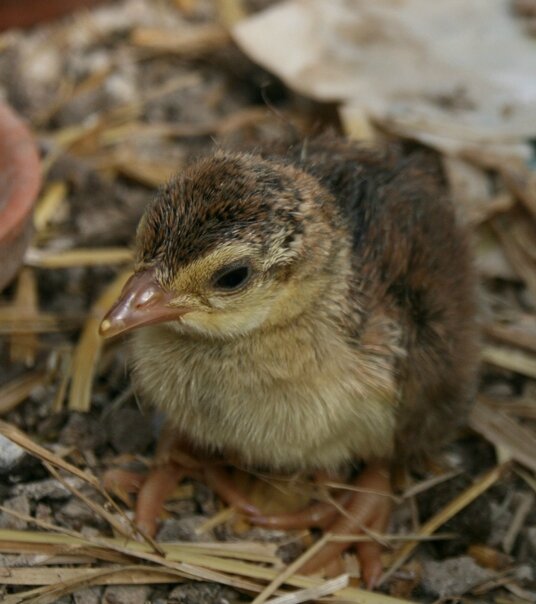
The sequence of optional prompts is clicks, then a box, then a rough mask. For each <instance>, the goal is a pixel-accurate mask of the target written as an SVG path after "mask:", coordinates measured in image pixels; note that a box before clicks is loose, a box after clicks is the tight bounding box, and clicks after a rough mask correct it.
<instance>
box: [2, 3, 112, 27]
mask: <svg viewBox="0 0 536 604" xmlns="http://www.w3.org/2000/svg"><path fill="white" fill-rule="evenodd" d="M103 1H104V0H0V30H3V29H8V28H10V27H29V26H30V25H35V24H37V23H41V22H43V21H50V20H51V19H56V18H58V17H61V16H62V15H66V14H67V13H71V12H73V11H75V10H77V9H80V8H88V7H90V6H93V5H95V4H98V3H99V2H103Z"/></svg>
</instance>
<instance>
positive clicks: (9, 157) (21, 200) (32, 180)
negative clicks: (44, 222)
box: [0, 102, 41, 244]
mask: <svg viewBox="0 0 536 604" xmlns="http://www.w3.org/2000/svg"><path fill="white" fill-rule="evenodd" d="M40 185H41V162H40V160H39V155H38V152H37V147H36V145H35V141H34V139H33V137H32V135H31V133H30V131H29V130H28V128H27V127H26V126H25V125H24V124H23V122H22V120H21V119H20V118H19V117H18V116H17V114H16V113H15V112H14V111H13V110H12V109H11V108H10V107H8V106H7V105H6V104H4V103H2V102H0V187H2V189H4V191H0V243H2V244H5V243H7V242H9V241H11V240H13V239H14V238H15V237H17V235H19V234H20V233H21V231H22V230H23V229H24V227H25V226H26V225H27V223H28V221H29V220H31V218H32V208H33V205H34V203H35V200H36V197H37V194H38V192H39V188H40ZM6 190H7V193H5V191H6ZM4 195H5V197H6V199H5V200H4V203H2V198H3V197H4Z"/></svg>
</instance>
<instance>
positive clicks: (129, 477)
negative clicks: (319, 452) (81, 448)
mask: <svg viewBox="0 0 536 604" xmlns="http://www.w3.org/2000/svg"><path fill="white" fill-rule="evenodd" d="M186 476H190V477H193V478H196V479H200V478H201V479H204V480H205V482H206V483H207V484H208V486H209V487H211V488H212V490H213V491H214V492H215V493H216V494H217V495H218V496H219V497H220V498H221V499H222V500H223V501H225V502H226V503H228V504H229V505H231V506H233V507H235V508H236V509H237V510H238V511H240V512H242V513H244V514H246V515H247V516H248V520H249V521H250V522H251V524H254V525H256V526H262V527H266V528H272V529H282V530H291V529H304V528H311V527H319V528H322V529H323V530H326V531H329V532H330V533H333V534H335V535H336V534H340V535H346V536H348V535H350V536H351V535H362V534H369V535H372V536H374V533H380V534H381V533H383V532H384V531H385V528H386V525H387V523H388V521H389V517H390V512H391V500H392V497H391V485H390V475H389V470H388V469H387V467H386V466H385V465H384V464H380V463H376V464H370V465H368V466H367V467H365V469H364V470H363V471H362V472H361V473H360V474H359V475H358V476H357V478H356V480H355V481H354V486H355V487H356V489H358V492H349V491H344V492H342V493H340V494H339V495H337V496H336V497H335V498H334V500H333V501H319V502H315V503H313V504H311V505H309V506H308V507H306V508H304V509H303V510H300V511H298V512H294V513H288V514H274V515H265V514H263V513H262V512H261V510H260V509H259V508H258V507H256V506H255V505H254V504H253V503H251V502H250V501H248V499H247V498H246V497H245V496H244V495H243V494H242V493H240V491H239V490H238V489H237V487H236V485H235V484H234V482H233V480H232V478H231V477H230V476H229V473H228V472H227V470H226V469H225V468H224V467H222V465H221V462H219V463H218V462H217V461H214V460H210V459H209V460H207V459H199V458H198V457H197V456H196V455H195V456H194V455H192V453H191V447H188V446H187V445H185V443H184V442H183V441H178V439H177V437H176V435H173V434H170V433H169V431H167V430H164V432H163V434H162V437H161V439H160V441H159V444H158V448H157V452H156V456H155V463H154V466H153V468H152V469H151V470H150V471H149V473H148V474H147V475H146V476H145V477H144V476H143V475H140V474H134V473H132V472H128V471H124V470H111V471H110V472H108V473H107V474H106V475H105V478H104V483H105V486H106V487H107V488H112V490H116V491H117V490H120V488H122V489H123V492H132V491H135V490H139V492H138V498H137V502H136V524H137V526H138V527H139V528H140V529H141V530H142V531H143V532H144V533H145V534H147V535H149V536H151V537H152V536H154V534H155V533H156V529H157V522H158V518H159V517H160V515H161V513H162V511H163V508H164V504H165V501H166V499H167V498H168V497H169V496H170V495H171V494H172V493H173V491H174V489H175V487H176V485H177V484H178V483H179V482H180V481H181V480H182V479H183V478H185V477H186ZM118 487H119V488H118ZM350 544H351V542H332V543H328V544H327V545H326V546H325V547H324V548H323V549H322V550H321V551H320V552H318V553H317V554H316V556H314V557H313V558H312V559H311V560H309V561H308V562H307V564H306V565H304V567H302V569H301V572H303V573H304V574H311V573H314V572H317V571H319V570H321V569H326V568H328V567H329V566H330V565H331V564H332V563H333V561H334V560H336V559H337V558H338V557H339V556H340V554H342V553H343V552H344V551H345V550H346V549H347V548H348V547H349V545H350ZM356 550H357V555H358V558H359V561H360V564H361V574H362V577H363V580H364V581H365V583H366V585H367V586H368V587H369V588H372V587H373V586H374V584H375V582H376V581H377V580H378V577H379V576H380V574H381V572H382V565H381V558H380V554H381V545H380V544H379V543H378V542H377V541H374V540H371V541H365V542H361V543H357V544H356Z"/></svg>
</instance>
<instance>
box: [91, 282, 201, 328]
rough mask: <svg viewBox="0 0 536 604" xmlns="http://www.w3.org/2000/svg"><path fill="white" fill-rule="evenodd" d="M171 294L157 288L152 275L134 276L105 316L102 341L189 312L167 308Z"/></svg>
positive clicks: (172, 307) (179, 308)
mask: <svg viewBox="0 0 536 604" xmlns="http://www.w3.org/2000/svg"><path fill="white" fill-rule="evenodd" d="M172 301H173V294H172V293H171V292H168V291H166V290H164V289H163V288H162V286H161V285H159V284H158V283H157V281H156V279H155V276H154V271H152V270H148V271H144V272H141V273H136V274H134V275H132V277H130V279H129V280H128V281H127V282H126V284H125V286H124V287H123V291H122V292H121V295H120V296H119V299H118V300H117V302H116V303H115V304H114V305H113V306H112V308H110V310H109V311H108V312H107V313H106V316H105V317H104V319H103V320H102V323H101V324H100V328H99V333H100V335H101V336H104V337H105V338H108V337H111V336H116V335H118V334H120V333H123V332H125V331H130V330H131V329H135V328H136V327H142V326H144V325H153V324H154V323H164V322H165V321H175V320H177V319H180V318H181V317H182V316H183V315H185V314H186V313H187V312H189V311H190V310H191V309H190V308H187V307H184V306H170V304H171V302H172Z"/></svg>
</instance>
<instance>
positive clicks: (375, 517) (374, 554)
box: [300, 463, 392, 589]
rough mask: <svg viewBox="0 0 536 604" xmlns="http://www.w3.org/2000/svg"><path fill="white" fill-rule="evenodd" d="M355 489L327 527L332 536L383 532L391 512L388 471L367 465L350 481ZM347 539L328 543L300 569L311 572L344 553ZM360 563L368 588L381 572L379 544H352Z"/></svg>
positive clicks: (307, 572) (378, 465)
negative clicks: (343, 507)
mask: <svg viewBox="0 0 536 604" xmlns="http://www.w3.org/2000/svg"><path fill="white" fill-rule="evenodd" d="M354 485H355V487H357V488H358V489H359V492H356V493H353V494H352V497H351V499H350V501H349V503H348V504H347V505H346V507H345V513H344V514H341V515H340V516H339V517H338V518H337V520H335V522H334V523H333V524H332V525H331V526H330V527H329V528H328V529H327V530H329V532H330V533H333V534H334V535H337V534H339V535H360V534H369V535H371V536H373V533H379V534H381V533H383V532H385V529H386V527H387V524H388V522H389V517H390V514H391V502H392V495H391V484H390V473H389V470H388V468H387V467H386V466H385V465H384V464H380V463H376V464H371V465H369V466H367V467H365V469H364V470H363V472H361V474H359V476H358V477H357V478H356V480H355V482H354ZM349 544H350V543H349V542H332V543H328V544H327V545H326V546H325V547H324V548H323V549H322V550H321V551H320V552H318V554H316V556H314V557H313V558H311V559H310V560H309V561H308V562H307V563H306V564H305V565H304V566H303V567H302V568H301V569H300V572H302V573H304V574H311V573H314V572H317V571H319V570H321V569H322V568H325V567H326V566H328V565H329V564H330V562H331V561H332V560H333V559H334V558H336V557H338V556H339V555H340V554H342V553H343V552H344V550H346V549H347V548H348V546H349ZM356 549H357V555H358V558H359V563H360V566H361V576H362V578H363V580H364V582H365V584H366V585H367V587H368V588H369V589H372V588H373V587H374V585H375V584H376V582H377V580H378V578H379V577H380V575H381V573H382V564H381V557H380V554H381V545H380V544H379V543H378V542H377V541H365V542H361V543H357V544H356Z"/></svg>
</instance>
